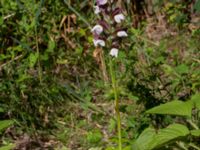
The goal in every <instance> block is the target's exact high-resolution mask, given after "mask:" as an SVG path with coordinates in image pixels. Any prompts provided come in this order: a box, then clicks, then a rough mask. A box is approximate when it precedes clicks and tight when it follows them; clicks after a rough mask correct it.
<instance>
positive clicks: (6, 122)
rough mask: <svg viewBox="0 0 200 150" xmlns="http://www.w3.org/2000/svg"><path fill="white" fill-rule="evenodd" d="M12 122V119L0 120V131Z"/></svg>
mask: <svg viewBox="0 0 200 150" xmlns="http://www.w3.org/2000/svg"><path fill="white" fill-rule="evenodd" d="M12 124H13V121H12V120H3V121H0V132H2V131H3V130H4V129H6V128H8V127H9V126H10V125H12Z"/></svg>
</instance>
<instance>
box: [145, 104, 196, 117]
mask: <svg viewBox="0 0 200 150" xmlns="http://www.w3.org/2000/svg"><path fill="white" fill-rule="evenodd" d="M192 107H193V103H192V102H191V101H188V102H182V101H178V100H174V101H172V102H168V103H166V104H161V105H160V106H157V107H154V108H152V109H149V110H147V111H146V113H150V114H168V115H180V116H188V117H191V111H192Z"/></svg>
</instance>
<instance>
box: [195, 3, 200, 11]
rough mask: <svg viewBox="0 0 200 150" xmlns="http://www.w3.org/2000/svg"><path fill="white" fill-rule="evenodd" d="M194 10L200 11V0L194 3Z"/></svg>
mask: <svg viewBox="0 0 200 150" xmlns="http://www.w3.org/2000/svg"><path fill="white" fill-rule="evenodd" d="M194 10H196V11H197V12H200V0H197V1H196V3H195V4H194Z"/></svg>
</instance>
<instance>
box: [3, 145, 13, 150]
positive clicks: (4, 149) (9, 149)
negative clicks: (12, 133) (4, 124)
mask: <svg viewBox="0 0 200 150" xmlns="http://www.w3.org/2000/svg"><path fill="white" fill-rule="evenodd" d="M14 147H15V144H10V145H7V146H2V147H0V150H12V149H13V148H14Z"/></svg>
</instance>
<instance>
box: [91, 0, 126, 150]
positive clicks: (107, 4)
mask: <svg viewBox="0 0 200 150" xmlns="http://www.w3.org/2000/svg"><path fill="white" fill-rule="evenodd" d="M94 13H95V16H96V17H97V20H96V25H95V26H94V27H93V28H92V30H91V31H92V33H93V37H94V38H93V43H94V46H95V47H101V48H102V49H103V50H109V52H107V54H108V53H109V55H110V63H109V68H110V76H111V81H112V88H113V91H114V97H115V113H116V120H117V132H118V148H119V150H122V135H121V117H120V111H119V93H118V86H117V82H116V73H115V70H114V68H115V67H114V65H115V64H116V63H115V60H116V59H117V57H118V53H119V49H120V48H122V47H121V46H122V41H123V39H124V38H125V37H127V36H128V34H127V29H126V28H124V27H123V23H124V21H125V15H124V12H123V10H122V8H120V7H118V6H117V2H116V0H96V3H95V6H94Z"/></svg>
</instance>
